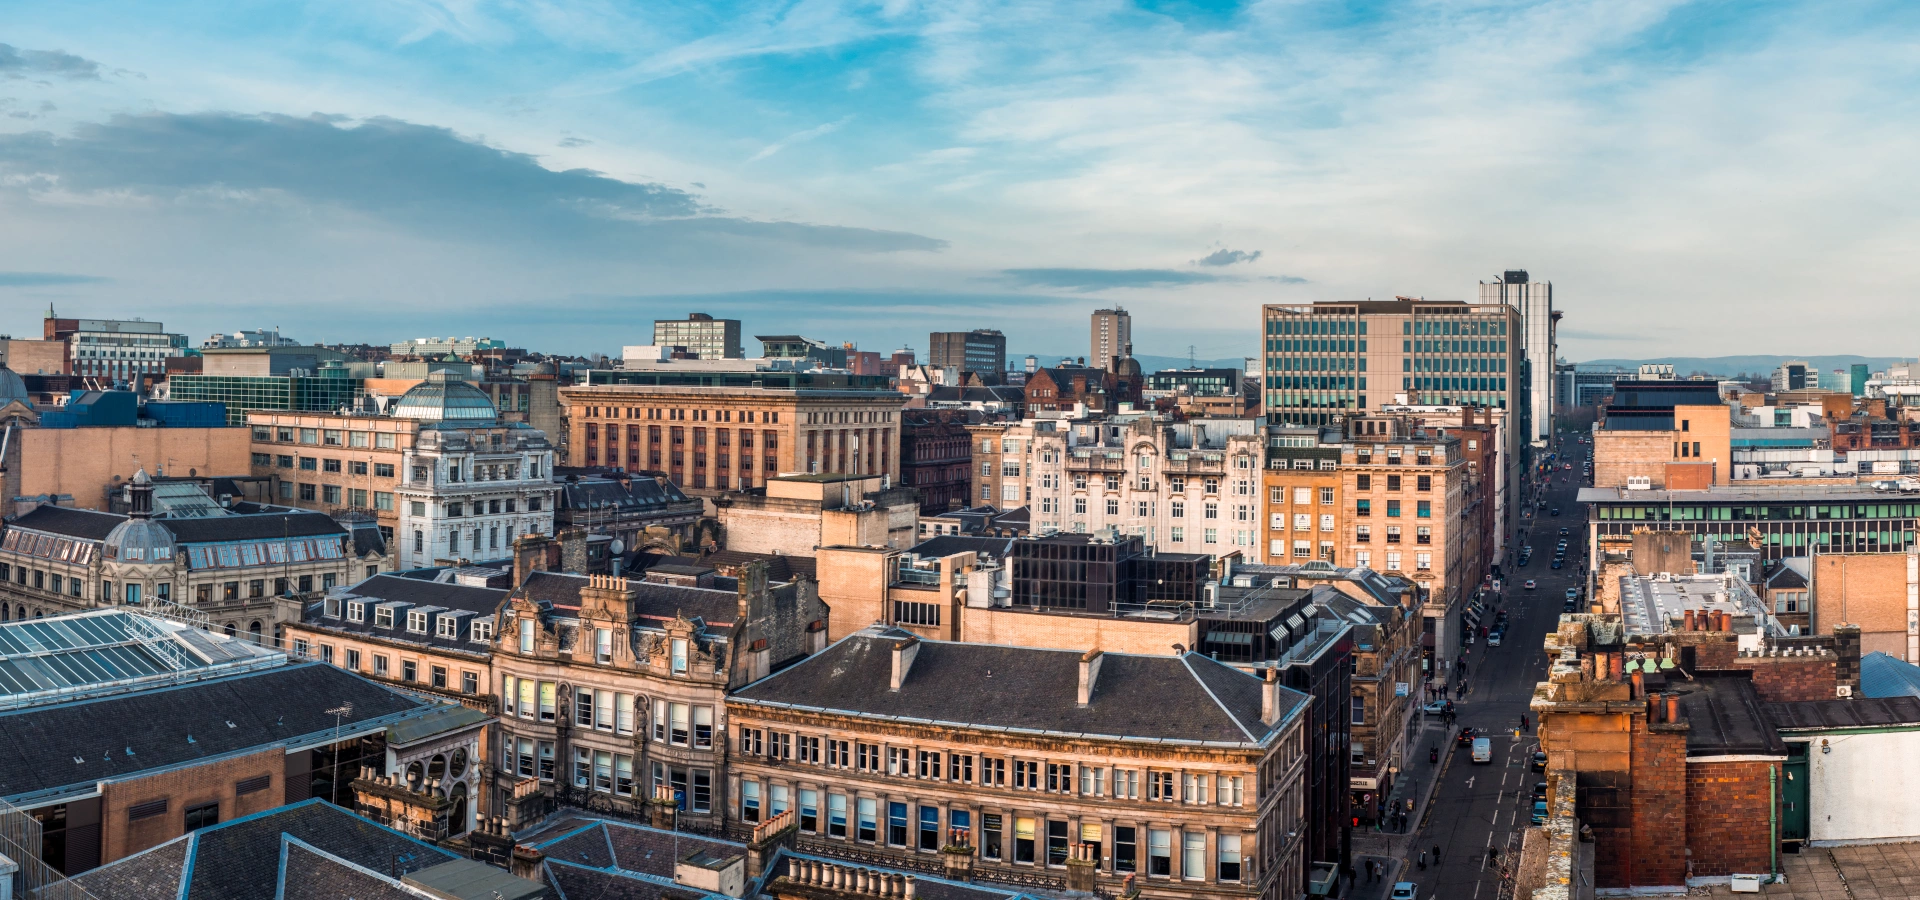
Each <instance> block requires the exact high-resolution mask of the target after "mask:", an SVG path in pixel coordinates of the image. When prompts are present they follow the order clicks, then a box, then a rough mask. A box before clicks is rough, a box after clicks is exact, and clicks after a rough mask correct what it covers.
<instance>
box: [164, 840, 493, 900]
mask: <svg viewBox="0 0 1920 900" xmlns="http://www.w3.org/2000/svg"><path fill="white" fill-rule="evenodd" d="M381 827H382V828H385V827H386V826H381ZM387 830H389V831H391V830H392V829H387ZM395 833H396V834H397V833H400V832H395ZM295 845H297V846H299V847H300V848H301V849H302V850H305V851H307V852H308V853H312V854H313V855H315V856H319V857H322V858H324V859H326V860H328V861H329V862H334V863H338V864H340V865H342V866H345V867H347V868H349V869H352V870H353V871H355V872H359V873H360V874H362V875H365V876H367V877H369V878H374V879H377V880H379V881H380V882H381V883H383V884H387V885H389V886H391V887H395V888H398V889H400V890H401V891H402V892H405V893H408V894H412V895H414V896H416V897H423V898H427V900H434V895H433V894H430V893H428V892H426V891H423V890H421V889H419V888H417V887H414V886H413V885H410V884H407V883H406V882H404V881H401V880H400V879H399V878H397V877H394V876H392V875H388V874H386V873H384V872H377V871H374V870H373V869H369V868H367V867H366V866H363V865H361V864H359V863H357V862H354V861H353V860H350V859H347V858H346V857H343V856H335V855H334V854H332V853H328V852H327V851H325V850H322V849H320V848H319V847H315V846H314V845H312V844H309V843H307V842H306V841H303V840H301V839H299V838H297V837H294V836H293V835H291V834H288V833H286V832H284V831H282V832H280V873H279V875H280V884H281V886H282V889H283V890H284V888H285V885H286V878H287V848H288V847H290V846H295ZM436 849H437V848H436ZM459 858H460V857H458V856H454V857H452V858H450V859H443V860H441V861H440V862H438V863H434V865H440V864H441V863H448V862H454V861H455V860H458V859H459ZM428 868H431V867H428ZM415 871H419V870H415ZM182 900H185V898H182Z"/></svg>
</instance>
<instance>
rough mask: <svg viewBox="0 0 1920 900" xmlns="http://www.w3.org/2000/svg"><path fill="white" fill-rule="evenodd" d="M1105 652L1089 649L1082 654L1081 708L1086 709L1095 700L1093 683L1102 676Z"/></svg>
mask: <svg viewBox="0 0 1920 900" xmlns="http://www.w3.org/2000/svg"><path fill="white" fill-rule="evenodd" d="M1105 658H1106V657H1105V654H1103V653H1102V652H1101V651H1099V650H1088V651H1087V652H1086V653H1084V654H1081V656H1080V708H1081V709H1086V708H1087V706H1088V704H1091V703H1092V702H1093V683H1094V681H1096V680H1098V679H1099V677H1100V661H1101V660H1102V659H1105Z"/></svg>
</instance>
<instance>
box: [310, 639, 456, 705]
mask: <svg viewBox="0 0 1920 900" xmlns="http://www.w3.org/2000/svg"><path fill="white" fill-rule="evenodd" d="M293 653H294V655H295V656H301V657H309V658H311V657H315V656H317V657H319V658H320V661H321V662H323V663H326V664H327V665H330V666H331V665H338V666H340V667H341V668H343V669H346V670H347V671H349V672H366V671H369V670H367V669H363V668H361V665H362V664H363V663H364V662H369V661H370V662H371V663H372V665H373V668H372V670H371V671H372V674H373V676H374V677H375V678H392V677H393V669H392V660H391V659H389V658H388V656H387V655H386V654H384V653H369V654H365V657H370V659H367V658H363V656H362V654H361V652H360V650H359V649H358V648H355V647H348V648H347V649H346V650H345V652H344V653H342V654H341V656H340V658H339V662H335V656H334V646H333V645H332V644H325V643H323V644H320V645H319V646H318V647H317V648H316V647H314V646H313V645H312V643H311V642H309V641H308V640H307V639H306V638H304V637H296V638H294V639H293ZM400 680H401V681H405V682H408V683H410V684H425V685H430V686H432V687H434V688H437V689H439V690H443V691H444V690H451V689H452V688H451V685H452V683H453V682H452V675H451V673H450V672H449V671H448V670H447V667H446V666H440V665H432V664H429V665H428V666H427V672H426V677H425V678H422V677H421V672H420V662H419V660H413V659H406V658H404V657H403V658H402V659H401V660H400ZM460 693H463V694H469V695H471V694H478V693H480V673H478V672H473V671H465V670H463V671H461V673H460Z"/></svg>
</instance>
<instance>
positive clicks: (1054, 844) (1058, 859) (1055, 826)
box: [1047, 819, 1067, 866]
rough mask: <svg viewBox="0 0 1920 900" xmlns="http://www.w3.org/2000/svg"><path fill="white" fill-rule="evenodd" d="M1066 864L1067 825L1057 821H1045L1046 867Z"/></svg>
mask: <svg viewBox="0 0 1920 900" xmlns="http://www.w3.org/2000/svg"><path fill="white" fill-rule="evenodd" d="M1066 864H1067V823H1066V822H1064V821H1061V820H1059V819H1048V820H1047V865H1050V866H1064V865H1066Z"/></svg>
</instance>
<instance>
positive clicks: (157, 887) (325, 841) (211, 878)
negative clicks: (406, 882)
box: [73, 797, 459, 900]
mask: <svg viewBox="0 0 1920 900" xmlns="http://www.w3.org/2000/svg"><path fill="white" fill-rule="evenodd" d="M288 839H291V840H288ZM458 858H459V857H457V856H455V855H454V854H452V853H449V852H447V851H445V850H441V849H439V848H437V847H434V846H432V845H429V844H426V843H422V842H421V841H417V840H414V839H413V838H410V837H408V836H406V835H404V834H401V833H400V832H398V831H394V830H393V829H390V828H386V827H384V826H382V825H379V824H377V823H375V822H372V821H369V820H367V819H364V818H361V817H360V816H357V815H354V814H353V813H351V812H348V811H346V810H344V809H341V808H339V807H337V806H334V805H333V804H331V803H327V802H326V801H324V800H321V799H319V798H317V797H316V798H314V799H311V800H305V801H302V802H300V803H295V804H292V805H289V806H281V807H276V808H274V809H270V810H267V811H266V812H261V813H255V814H254V815H250V816H242V817H241V818H238V819H234V820H233V821H231V822H222V823H220V824H218V825H211V826H208V827H206V828H202V829H200V830H199V831H195V832H192V833H190V834H186V835H182V836H181V837H177V838H174V839H173V840H171V841H168V842H167V843H165V844H161V845H160V846H158V847H155V848H153V849H152V850H148V851H145V852H143V853H140V854H136V855H134V856H130V857H127V858H125V859H122V860H119V861H117V862H112V863H108V864H106V865H104V866H101V867H100V868H97V869H94V870H92V871H90V872H86V873H83V874H81V875H79V876H77V877H75V878H74V879H73V880H74V881H75V882H77V883H78V884H79V885H80V886H81V887H83V888H85V889H87V891H88V892H90V893H92V894H93V895H94V896H96V897H101V898H113V900H276V894H277V893H278V892H279V890H280V888H281V886H282V885H285V886H286V887H287V889H288V890H289V893H287V894H286V896H287V897H289V898H292V897H301V898H309V897H310V898H315V900H318V898H322V897H326V898H340V897H357V898H364V900H385V898H407V900H417V898H418V897H419V896H420V895H419V894H417V893H410V892H406V891H403V890H401V889H399V888H398V887H397V886H396V884H397V882H396V881H395V880H394V879H392V878H389V877H387V876H386V875H385V874H384V873H386V872H387V871H388V869H389V867H390V866H392V865H393V864H394V861H395V860H396V859H398V860H399V864H400V867H401V869H403V870H405V871H418V870H420V869H425V868H428V867H430V866H434V865H438V864H440V863H444V862H448V861H451V860H455V859H458ZM183 862H184V865H183V864H182V863H183ZM356 866H357V867H359V868H357V869H356V868H355V867H356ZM183 870H184V872H185V874H184V875H183V874H182V873H183ZM182 877H185V878H186V879H188V884H187V885H186V890H185V891H182V890H181V885H180V879H181V878H182ZM383 889H384V890H383ZM294 891H298V893H294Z"/></svg>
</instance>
